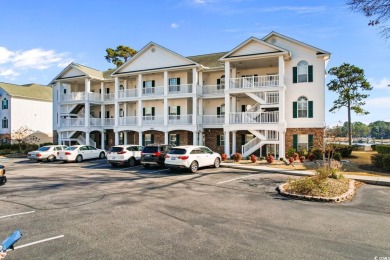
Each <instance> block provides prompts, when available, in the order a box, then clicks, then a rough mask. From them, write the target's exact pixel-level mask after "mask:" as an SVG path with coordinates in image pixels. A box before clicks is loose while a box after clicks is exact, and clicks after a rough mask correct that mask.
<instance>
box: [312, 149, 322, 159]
mask: <svg viewBox="0 0 390 260" xmlns="http://www.w3.org/2000/svg"><path fill="white" fill-rule="evenodd" d="M311 152H312V154H314V157H315V159H316V160H322V155H323V152H322V149H320V148H313V149H312V150H311Z"/></svg>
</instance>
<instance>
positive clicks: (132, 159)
mask: <svg viewBox="0 0 390 260" xmlns="http://www.w3.org/2000/svg"><path fill="white" fill-rule="evenodd" d="M127 165H129V166H131V167H133V166H134V165H135V160H134V158H129V160H128V161H127Z"/></svg>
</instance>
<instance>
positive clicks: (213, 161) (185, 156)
mask: <svg viewBox="0 0 390 260" xmlns="http://www.w3.org/2000/svg"><path fill="white" fill-rule="evenodd" d="M220 165H221V155H220V154H219V153H216V152H213V151H211V150H210V148H208V147H206V146H197V145H188V146H176V147H173V148H171V150H169V152H168V154H167V155H165V166H166V167H167V168H169V169H170V170H175V169H188V170H189V171H190V172H192V173H194V172H196V171H197V170H198V169H199V168H200V167H205V166H214V167H215V168H218V167H219V166H220Z"/></svg>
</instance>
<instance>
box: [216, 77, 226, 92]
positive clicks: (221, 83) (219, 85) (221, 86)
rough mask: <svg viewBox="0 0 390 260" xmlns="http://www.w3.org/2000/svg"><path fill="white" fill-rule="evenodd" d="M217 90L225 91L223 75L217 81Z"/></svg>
mask: <svg viewBox="0 0 390 260" xmlns="http://www.w3.org/2000/svg"><path fill="white" fill-rule="evenodd" d="M217 89H225V75H222V76H221V78H219V79H217Z"/></svg>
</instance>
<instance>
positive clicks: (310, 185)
mask: <svg viewBox="0 0 390 260" xmlns="http://www.w3.org/2000/svg"><path fill="white" fill-rule="evenodd" d="M288 186H289V189H288V190H290V191H291V190H292V191H294V192H297V193H300V194H309V193H311V192H312V190H313V189H314V188H315V187H316V184H315V182H314V180H313V178H310V177H305V178H302V179H298V180H289V181H288Z"/></svg>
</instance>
